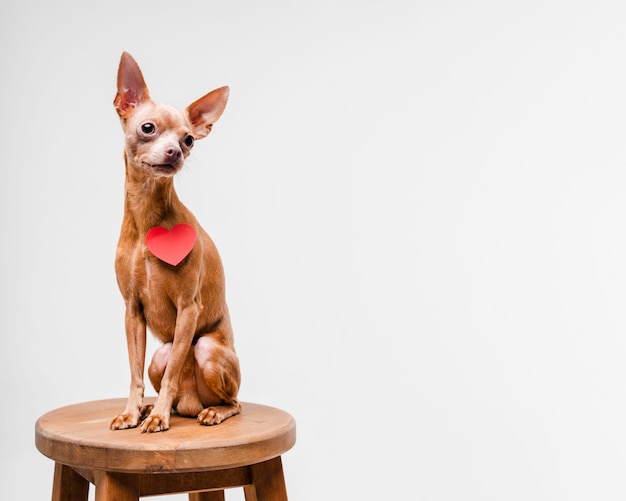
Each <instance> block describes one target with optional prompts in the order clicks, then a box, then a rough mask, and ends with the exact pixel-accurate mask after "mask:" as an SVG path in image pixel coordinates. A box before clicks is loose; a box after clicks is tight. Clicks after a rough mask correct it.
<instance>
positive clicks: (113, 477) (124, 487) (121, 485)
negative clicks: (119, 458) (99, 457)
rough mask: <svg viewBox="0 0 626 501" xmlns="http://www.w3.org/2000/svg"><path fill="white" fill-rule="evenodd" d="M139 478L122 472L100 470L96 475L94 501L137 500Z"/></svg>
mask: <svg viewBox="0 0 626 501" xmlns="http://www.w3.org/2000/svg"><path fill="white" fill-rule="evenodd" d="M138 500H139V479H138V477H137V476H131V475H124V474H123V473H111V472H101V473H100V474H98V475H97V476H96V501H138Z"/></svg>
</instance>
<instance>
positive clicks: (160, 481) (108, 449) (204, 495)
mask: <svg viewBox="0 0 626 501" xmlns="http://www.w3.org/2000/svg"><path fill="white" fill-rule="evenodd" d="M152 400H154V399H152ZM152 400H151V399H146V403H151V401H152ZM125 404H126V400H125V399H111V400H99V401H93V402H86V403H80V404H76V405H70V406H67V407H62V408H60V409H56V410H53V411H51V412H48V413H47V414H44V415H43V416H41V418H39V420H38V421H37V424H36V428H35V444H36V446H37V449H39V451H40V452H41V453H42V454H44V455H45V456H47V457H49V458H50V459H53V460H54V461H55V462H56V465H55V476H54V485H53V500H59V501H60V500H63V501H68V500H72V501H75V500H76V501H78V500H81V501H86V500H87V494H88V489H89V482H91V483H93V484H95V485H96V499H97V500H98V501H100V500H103V501H104V500H109V499H119V500H131V499H132V500H136V499H138V498H139V497H140V496H147V495H156V494H167V493H174V492H189V493H190V499H192V500H209V499H210V500H218V499H224V497H223V496H224V495H223V489H225V488H230V487H237V486H242V487H244V490H245V493H246V499H250V500H258V501H261V500H262V499H272V500H275V499H276V500H278V499H285V500H286V499H287V496H286V489H285V487H284V478H283V473H282V463H281V458H280V456H281V454H283V453H284V452H286V451H288V450H289V449H290V448H291V447H292V446H293V445H294V444H295V440H296V427H295V421H294V419H293V418H292V417H291V416H290V415H289V414H288V413H286V412H284V411H282V410H280V409H276V408H273V407H267V406H264V405H259V404H253V403H243V404H242V406H243V410H242V412H241V414H239V415H237V416H234V417H232V418H229V419H227V420H226V421H224V422H223V423H221V424H219V425H216V426H202V425H200V424H199V423H198V422H197V420H195V419H191V418H184V417H180V416H177V415H176V414H173V415H172V416H171V419H170V429H169V430H168V431H166V432H159V433H141V432H140V431H139V429H137V428H134V429H130V430H118V431H111V430H109V423H110V422H111V419H112V418H113V417H114V416H115V415H117V414H118V413H120V412H121V410H122V409H123V408H124V406H125ZM55 496H56V497H55ZM268 496H269V497H268Z"/></svg>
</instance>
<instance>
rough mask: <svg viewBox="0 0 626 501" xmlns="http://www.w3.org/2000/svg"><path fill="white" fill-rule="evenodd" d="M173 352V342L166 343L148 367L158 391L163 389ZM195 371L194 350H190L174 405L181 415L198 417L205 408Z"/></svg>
mask: <svg viewBox="0 0 626 501" xmlns="http://www.w3.org/2000/svg"><path fill="white" fill-rule="evenodd" d="M171 352H172V343H165V344H164V345H163V346H161V347H160V348H159V349H158V350H157V351H156V352H155V353H154V356H153V357H152V362H151V363H150V367H149V368H148V376H149V378H150V382H151V383H152V386H153V387H154V389H155V390H156V391H157V393H158V392H159V391H160V390H161V380H162V379H163V374H165V368H166V367H167V362H168V361H169V357H170V354H171ZM195 372H196V371H195V359H194V352H193V350H189V354H188V355H187V359H186V360H185V364H184V365H183V369H182V371H181V374H180V379H179V384H178V394H177V396H176V398H175V399H174V407H175V408H176V411H177V412H178V414H180V415H181V416H188V417H196V416H197V415H198V414H199V413H200V411H202V408H203V406H202V402H200V399H199V398H198V390H197V385H196V374H195ZM148 413H149V411H148ZM146 415H147V414H146ZM144 417H145V416H144Z"/></svg>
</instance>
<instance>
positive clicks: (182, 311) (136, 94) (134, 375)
mask: <svg viewBox="0 0 626 501" xmlns="http://www.w3.org/2000/svg"><path fill="white" fill-rule="evenodd" d="M228 95H229V88H228V87H226V86H225V87H220V88H218V89H215V90H213V91H211V92H209V93H208V94H206V95H205V96H203V97H201V98H200V99H198V100H196V101H194V102H193V103H192V104H190V105H189V106H188V107H187V108H186V109H185V110H184V111H182V112H181V111H179V110H177V109H175V108H173V107H172V106H169V105H165V104H161V103H156V102H154V101H152V99H151V98H150V93H149V91H148V87H147V86H146V83H145V81H144V77H143V74H142V72H141V69H140V68H139V65H138V64H137V62H136V61H135V59H133V57H132V56H131V55H130V54H129V53H127V52H123V53H122V56H121V59H120V64H119V69H118V74H117V94H116V96H115V100H114V102H113V104H114V107H115V110H116V111H117V114H118V115H119V117H120V121H121V124H122V129H123V131H124V138H125V144H124V161H125V165H126V180H125V186H124V189H125V200H124V217H123V221H122V227H121V231H120V237H119V241H118V245H117V251H116V257H115V271H116V276H117V283H118V286H119V289H120V292H121V294H122V296H123V298H124V303H125V307H126V313H125V328H126V339H127V345H128V357H129V362H130V372H131V384H130V394H129V397H128V400H127V404H126V407H125V409H124V410H123V412H122V414H120V415H118V416H116V417H115V418H113V420H112V421H111V424H110V428H111V429H112V430H121V429H127V428H134V427H137V426H139V427H140V429H141V432H144V433H145V432H148V433H152V432H161V431H165V430H167V429H169V421H170V414H171V412H172V411H173V410H175V411H176V412H177V413H178V414H179V415H182V416H192V417H197V419H198V421H199V422H200V423H201V424H204V425H216V424H219V423H221V422H222V421H224V420H225V419H227V418H229V417H231V416H234V415H236V414H238V413H239V412H240V411H241V404H240V403H239V401H238V400H237V395H238V392H239V385H240V380H241V375H240V367H239V359H238V357H237V354H236V352H235V346H234V339H233V330H232V326H231V321H230V316H229V312H228V307H227V304H226V299H225V281H224V271H223V267H222V263H221V259H220V256H219V254H218V251H217V249H216V247H215V244H214V243H213V241H212V240H211V238H210V237H209V235H208V234H207V233H206V232H205V231H204V229H203V228H202V227H201V226H200V224H199V223H198V221H197V220H196V218H195V217H194V215H193V214H192V213H191V211H190V210H189V209H187V207H185V206H184V205H183V204H182V202H181V201H180V200H179V199H178V196H177V195H176V191H175V190H174V181H173V176H174V175H175V174H176V173H177V172H179V171H180V170H181V169H182V167H183V163H184V161H185V159H186V158H187V157H188V156H189V153H190V151H191V149H192V147H193V146H194V143H195V141H196V140H198V139H202V138H204V137H206V136H207V135H208V134H209V132H210V131H211V128H212V126H213V124H214V123H215V122H216V121H217V120H218V119H219V118H220V116H221V115H222V112H223V111H224V108H225V107H226V103H227V101H228ZM175 230H176V232H175ZM175 233H177V234H178V236H177V238H178V237H180V235H181V234H182V236H183V237H182V240H180V239H179V240H177V238H174V237H176V235H175ZM168 246H169V247H168ZM168 252H169V253H170V254H171V253H173V252H174V253H177V256H174V257H172V256H171V255H167V253H168ZM158 256H160V257H158ZM146 328H148V329H149V330H150V331H151V332H152V333H153V334H154V336H155V337H156V338H158V339H159V340H160V341H161V342H163V343H164V344H163V346H161V347H160V348H159V349H158V350H157V351H156V352H155V354H154V356H153V358H152V362H151V364H150V367H149V368H148V376H149V379H150V381H151V383H152V385H153V386H154V388H155V390H156V391H157V392H158V396H157V399H156V401H155V402H154V405H151V406H144V403H143V397H144V363H145V358H146Z"/></svg>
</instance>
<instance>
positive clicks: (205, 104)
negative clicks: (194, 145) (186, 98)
mask: <svg viewBox="0 0 626 501" xmlns="http://www.w3.org/2000/svg"><path fill="white" fill-rule="evenodd" d="M229 92H230V89H229V88H228V87H220V88H219V89H215V90H212V91H211V92H209V93H208V94H207V95H205V96H202V97H201V98H200V99H198V100H197V101H194V102H193V103H191V104H190V105H189V106H187V108H186V109H185V113H187V117H188V118H189V121H190V122H191V125H192V126H193V132H194V135H195V136H196V139H202V138H203V137H206V136H208V135H209V132H211V127H213V124H214V123H215V122H217V119H218V118H219V117H221V116H222V113H223V112H224V108H226V103H227V101H228V94H229Z"/></svg>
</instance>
